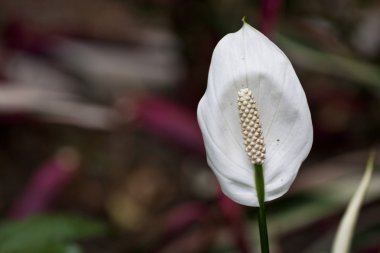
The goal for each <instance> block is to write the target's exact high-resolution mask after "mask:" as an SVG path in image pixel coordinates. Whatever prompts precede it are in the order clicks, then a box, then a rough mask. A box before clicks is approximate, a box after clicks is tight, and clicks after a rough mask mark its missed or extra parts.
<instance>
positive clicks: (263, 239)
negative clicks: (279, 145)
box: [254, 164, 269, 253]
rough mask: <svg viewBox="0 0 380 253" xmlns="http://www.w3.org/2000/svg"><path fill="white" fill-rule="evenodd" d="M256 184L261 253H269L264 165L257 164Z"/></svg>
mask: <svg viewBox="0 0 380 253" xmlns="http://www.w3.org/2000/svg"><path fill="white" fill-rule="evenodd" d="M254 167H255V168H254V169H255V184H256V192H257V198H258V200H259V205H260V206H259V214H258V218H259V231H260V246H261V253H269V242H268V229H267V218H266V212H265V183H264V173H263V165H262V164H255V165H254Z"/></svg>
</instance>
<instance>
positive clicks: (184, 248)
mask: <svg viewBox="0 0 380 253" xmlns="http://www.w3.org/2000/svg"><path fill="white" fill-rule="evenodd" d="M242 16H247V19H248V22H249V23H250V24H251V25H253V26H254V27H256V28H257V29H259V30H261V31H262V32H263V33H264V34H266V35H267V36H268V37H270V38H271V39H272V40H273V41H274V42H275V43H276V44H277V45H278V46H279V47H280V48H281V49H282V50H283V51H284V52H285V53H286V54H287V55H288V57H289V59H290V60H291V62H292V63H293V65H294V67H295V70H296V72H297V74H298V76H299V79H300V81H301V83H302V85H303V87H304V90H305V92H306V95H307V98H308V101H309V105H310V109H311V112H312V117H313V123H314V131H315V136H314V145H313V148H312V151H311V153H310V156H309V157H308V159H307V160H306V161H305V163H304V164H303V166H302V168H301V170H300V173H299V175H298V177H297V178H296V181H295V183H294V185H293V186H292V188H291V190H290V192H289V193H288V194H287V195H286V196H285V197H283V198H281V199H279V200H276V201H273V202H270V203H269V204H268V207H267V209H268V212H269V213H268V223H269V232H270V243H271V248H272V252H273V253H283V252H308V253H319V252H328V251H329V250H330V248H331V243H332V239H333V235H334V234H335V231H336V229H337V225H338V223H339V220H340V218H341V216H342V213H343V211H344V209H345V207H346V205H347V203H348V201H349V198H350V196H352V194H353V192H354V190H355V188H356V187H357V185H358V183H359V180H360V177H361V175H362V173H363V170H364V166H365V162H366V159H367V156H368V151H369V149H370V148H371V147H376V145H377V147H379V145H378V144H379V140H380V131H379V130H380V99H379V98H380V2H379V1H375V0H339V1H326V0H309V1H301V0H287V1H285V0H283V1H281V0H261V1H248V0H219V1H215V0H204V1H201V0H199V1H197V0H194V1H185V0H142V1H129V0H113V1H112V0H50V1H44V0H34V1H26V0H8V1H7V0H1V1H0V215H1V216H0V218H1V219H0V253H19V252H28V253H80V252H83V253H87V252H88V253H124V252H132V253H134V252H149V253H151V252H153V253H196V252H205V253H206V252H207V253H208V252H210V253H218V252H237V253H248V252H259V250H258V249H259V248H258V246H259V242H258V234H257V232H258V231H257V225H256V215H255V214H256V213H255V212H256V210H254V209H253V208H246V207H242V206H239V205H237V204H234V203H233V202H231V201H230V200H228V199H227V198H226V197H225V196H223V194H221V192H220V189H219V188H218V185H217V183H216V180H215V178H214V176H213V174H212V172H211V170H210V169H209V168H208V166H207V164H206V162H205V155H204V149H203V142H202V138H201V135H200V132H199V129H198V125H197V122H196V106H197V103H198V101H199V99H200V97H201V96H202V94H203V92H204V90H205V88H206V83H207V72H208V67H209V63H210V59H211V54H212V51H213V48H214V47H215V45H216V43H217V42H218V40H220V39H221V38H222V37H223V36H224V35H225V34H226V33H230V32H234V31H237V30H238V29H239V28H240V27H241V21H240V20H241V17H242ZM378 151H379V148H378ZM377 161H378V162H379V158H378V159H377ZM378 162H377V163H378ZM378 164H379V163H378ZM379 185H380V174H379V172H378V171H376V170H375V174H374V176H373V179H372V183H371V187H370V190H369V192H368V195H367V199H366V203H365V205H364V206H363V209H362V211H361V214H360V218H359V222H358V227H357V230H356V233H355V237H354V242H353V252H361V253H372V252H376V253H378V252H379V251H380V241H379V238H380V216H379V212H380V186H379Z"/></svg>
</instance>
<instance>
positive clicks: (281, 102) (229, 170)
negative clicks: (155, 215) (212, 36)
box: [197, 23, 313, 206]
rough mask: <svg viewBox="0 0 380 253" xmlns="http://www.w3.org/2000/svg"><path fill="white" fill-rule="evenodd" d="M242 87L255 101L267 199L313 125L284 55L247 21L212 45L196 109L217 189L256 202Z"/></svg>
mask: <svg viewBox="0 0 380 253" xmlns="http://www.w3.org/2000/svg"><path fill="white" fill-rule="evenodd" d="M242 88H249V89H250V90H251V91H252V93H253V97H254V99H255V101H256V102H257V108H258V112H259V115H260V119H261V124H262V129H263V135H264V141H265V146H266V159H265V161H264V163H263V168H264V177H265V195H266V196H265V200H266V201H270V200H273V199H276V198H278V197H280V196H282V195H283V194H285V193H286V192H287V191H288V189H289V187H290V185H291V184H292V183H293V181H294V179H295V177H296V175H297V172H298V170H299V168H300V166H301V163H302V162H303V161H304V159H305V158H306V157H307V155H308V154H309V151H310V149H311V145H312V142H313V126H312V122H311V116H310V110H309V107H308V104H307V100H306V96H305V93H304V91H303V89H302V86H301V84H300V82H299V80H298V78H297V75H296V73H295V72H294V69H293V67H292V65H291V63H290V62H289V60H288V58H287V57H286V56H285V55H284V53H283V52H282V51H281V50H280V49H279V48H278V47H277V46H276V45H275V44H273V43H272V42H271V41H270V40H269V39H268V38H266V37H265V36H264V35H263V34H261V33H260V32H259V31H257V30H255V29H254V28H253V27H251V26H250V25H248V24H246V23H244V25H243V27H242V28H241V29H240V30H239V31H237V32H235V33H231V34H228V35H226V36H225V37H224V38H223V39H222V40H221V41H220V42H219V43H218V45H217V46H216V48H215V50H214V53H213V55H212V60H211V65H210V70H209V76H208V84H207V89H206V92H205V94H204V96H203V97H202V99H201V101H200V102H199V105H198V112H197V114H198V123H199V126H200V128H201V131H202V135H203V140H204V143H205V147H206V152H207V161H208V164H209V165H210V167H211V168H212V170H213V171H214V173H215V174H216V176H217V179H218V181H219V183H220V185H221V188H222V191H223V192H224V193H225V194H226V195H227V196H228V197H229V198H231V199H232V200H234V201H236V202H238V203H240V204H243V205H247V206H259V203H258V200H257V194H256V190H255V184H254V171H253V165H252V164H251V162H250V160H249V158H248V155H247V153H246V152H245V147H244V143H243V136H242V133H241V126H240V120H239V112H238V106H237V97H238V91H239V90H240V89H242Z"/></svg>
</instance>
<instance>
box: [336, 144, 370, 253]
mask: <svg viewBox="0 0 380 253" xmlns="http://www.w3.org/2000/svg"><path fill="white" fill-rule="evenodd" d="M374 161H375V151H371V153H370V155H369V158H368V162H367V166H366V169H365V172H364V175H363V178H362V180H361V182H360V184H359V187H358V188H357V189H356V192H355V194H354V196H353V197H352V199H351V201H350V203H349V205H348V207H347V210H346V212H345V214H344V216H343V218H342V220H341V222H340V224H339V228H338V231H337V233H336V235H335V239H334V242H333V247H332V251H331V252H332V253H348V252H349V250H350V246H351V241H352V236H353V233H354V229H355V225H356V221H357V219H358V215H359V211H360V207H361V205H362V203H363V200H364V196H365V194H366V192H367V189H368V186H369V183H370V181H371V177H372V172H373V167H374Z"/></svg>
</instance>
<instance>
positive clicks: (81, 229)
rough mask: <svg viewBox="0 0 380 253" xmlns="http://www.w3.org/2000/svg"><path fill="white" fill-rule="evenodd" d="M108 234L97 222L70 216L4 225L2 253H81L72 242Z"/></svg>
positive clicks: (0, 235) (0, 232)
mask: <svg viewBox="0 0 380 253" xmlns="http://www.w3.org/2000/svg"><path fill="white" fill-rule="evenodd" d="M105 231H106V228H105V226H104V225H103V224H102V223H100V222H98V221H94V220H91V219H88V218H83V217H79V216H69V215H44V216H35V217H31V218H27V219H25V220H21V221H11V222H10V221H6V222H1V223H0V253H21V252H29V253H31V252H36V253H37V252H38V253H44V252H47V253H66V252H80V251H78V250H79V248H75V247H73V245H72V244H70V242H71V241H73V240H78V239H83V238H88V237H92V236H97V235H100V234H104V233H105ZM70 245H71V246H70ZM68 246H70V247H68Z"/></svg>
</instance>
